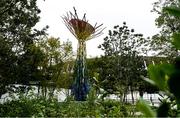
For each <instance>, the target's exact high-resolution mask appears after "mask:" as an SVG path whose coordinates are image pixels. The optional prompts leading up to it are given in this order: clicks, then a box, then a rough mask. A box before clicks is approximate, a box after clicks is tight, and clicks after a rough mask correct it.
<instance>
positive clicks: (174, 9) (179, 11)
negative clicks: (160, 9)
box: [164, 7, 180, 17]
mask: <svg viewBox="0 0 180 118" xmlns="http://www.w3.org/2000/svg"><path fill="white" fill-rule="evenodd" d="M164 11H167V12H168V13H169V14H171V15H174V16H178V17H179V16H180V8H177V7H165V8H164Z"/></svg>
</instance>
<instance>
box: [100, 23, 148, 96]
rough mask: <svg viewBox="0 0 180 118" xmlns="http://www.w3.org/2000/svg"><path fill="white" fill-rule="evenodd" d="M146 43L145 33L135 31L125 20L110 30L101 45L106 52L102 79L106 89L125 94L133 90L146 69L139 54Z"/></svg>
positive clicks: (110, 91)
mask: <svg viewBox="0 0 180 118" xmlns="http://www.w3.org/2000/svg"><path fill="white" fill-rule="evenodd" d="M145 43H146V40H145V39H144V38H143V35H142V34H136V33H134V29H131V30H130V29H129V28H128V26H127V25H126V23H125V22H124V23H123V26H122V27H120V26H114V29H113V30H112V31H111V30H109V36H107V37H105V38H104V42H103V44H101V45H100V46H99V48H101V49H102V50H103V51H104V54H105V55H104V56H102V61H101V69H100V80H101V83H102V86H103V88H104V89H105V90H106V91H108V92H109V93H116V92H119V93H121V95H123V94H124V96H125V94H126V93H127V92H128V88H129V87H130V91H131V92H133V90H134V89H135V88H136V85H137V83H138V82H139V81H141V80H140V75H141V74H144V71H145V70H144V69H145V68H144V63H143V58H142V56H139V54H140V53H141V51H142V50H141V47H143V45H144V44H145ZM136 89H137V88H136ZM132 97H133V96H132Z"/></svg>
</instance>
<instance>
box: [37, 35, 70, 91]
mask: <svg viewBox="0 0 180 118" xmlns="http://www.w3.org/2000/svg"><path fill="white" fill-rule="evenodd" d="M36 45H37V48H39V49H40V50H41V51H42V52H43V54H44V58H43V59H42V60H41V61H40V63H39V65H38V68H39V70H41V72H42V74H43V78H41V79H40V80H39V81H40V82H41V84H42V83H44V85H43V84H42V85H43V86H42V87H45V89H47V88H46V87H47V85H48V84H49V83H52V84H53V85H52V86H51V87H50V88H52V92H53V91H54V89H55V87H60V88H68V87H70V83H71V82H72V80H71V79H72V78H70V74H71V73H70V71H67V70H68V69H69V67H70V66H71V65H72V64H71V65H70V63H71V62H72V59H73V51H72V43H71V42H70V41H66V42H61V41H60V39H59V38H54V37H50V38H45V39H42V40H40V41H39V42H37V44H36ZM67 76H68V78H67Z"/></svg>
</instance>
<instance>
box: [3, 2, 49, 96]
mask: <svg viewBox="0 0 180 118" xmlns="http://www.w3.org/2000/svg"><path fill="white" fill-rule="evenodd" d="M36 1H37V0H33V1H29V0H1V1H0V18H1V20H0V36H1V38H0V41H1V46H0V48H1V49H0V50H1V52H0V53H1V54H0V64H1V67H0V81H3V83H0V89H1V90H2V91H3V92H2V93H0V96H1V95H2V94H3V93H5V92H6V90H7V89H6V88H7V86H8V85H10V84H14V83H19V84H28V83H29V81H30V79H31V78H32V75H33V73H34V72H36V70H37V67H36V65H34V64H33V63H30V62H35V60H36V58H37V56H35V55H34V53H33V52H32V50H31V48H30V47H31V46H32V45H33V44H34V42H35V40H37V39H39V36H42V35H44V34H45V30H46V28H44V29H43V30H41V31H39V30H36V29H34V28H33V27H34V26H35V25H36V23H37V22H39V18H40V17H39V16H38V14H39V13H40V10H39V9H38V7H37V5H36Z"/></svg>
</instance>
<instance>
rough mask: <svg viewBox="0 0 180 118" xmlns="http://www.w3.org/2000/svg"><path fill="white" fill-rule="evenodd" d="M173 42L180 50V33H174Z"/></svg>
mask: <svg viewBox="0 0 180 118" xmlns="http://www.w3.org/2000/svg"><path fill="white" fill-rule="evenodd" d="M172 38H173V40H172V44H173V45H174V46H175V47H176V48H177V49H178V50H179V49H180V33H174V34H173V37H172Z"/></svg>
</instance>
